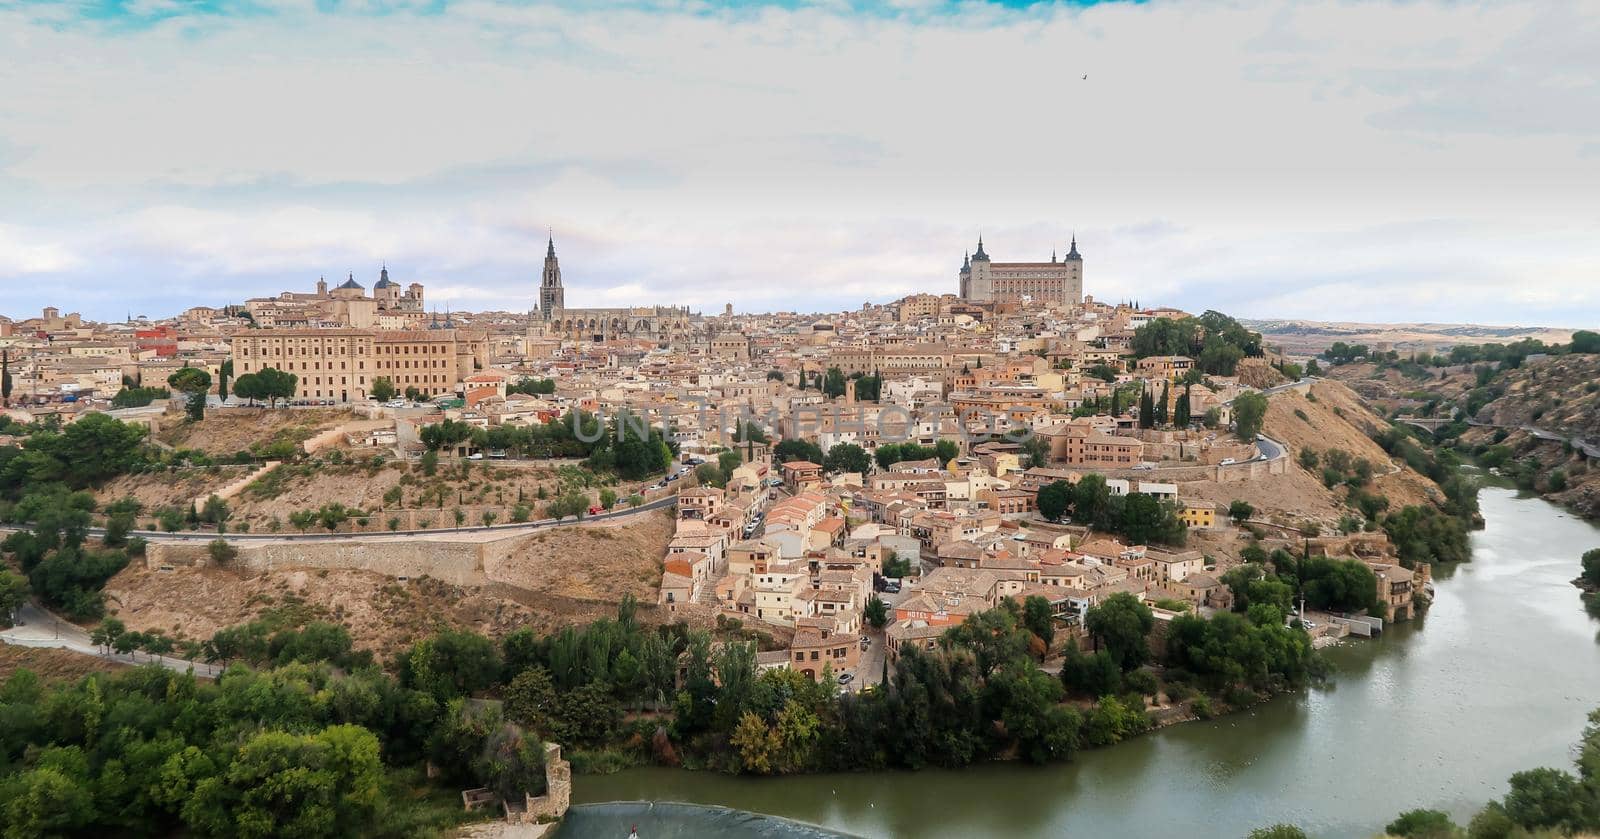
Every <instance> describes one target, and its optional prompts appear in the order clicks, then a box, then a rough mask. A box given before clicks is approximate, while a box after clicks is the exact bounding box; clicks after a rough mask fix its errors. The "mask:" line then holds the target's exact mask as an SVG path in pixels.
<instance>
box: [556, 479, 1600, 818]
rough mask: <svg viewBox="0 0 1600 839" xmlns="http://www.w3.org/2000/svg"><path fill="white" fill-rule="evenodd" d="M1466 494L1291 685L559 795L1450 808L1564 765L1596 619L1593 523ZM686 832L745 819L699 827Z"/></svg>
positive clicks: (1320, 810)
mask: <svg viewBox="0 0 1600 839" xmlns="http://www.w3.org/2000/svg"><path fill="white" fill-rule="evenodd" d="M1481 504H1482V508H1483V515H1484V519H1485V524H1486V526H1485V528H1484V529H1483V530H1482V531H1479V532H1477V533H1474V534H1473V537H1472V543H1473V554H1472V562H1470V563H1466V564H1463V565H1461V566H1460V567H1458V568H1454V569H1445V570H1444V571H1442V572H1441V573H1439V574H1437V575H1436V598H1435V601H1434V604H1433V606H1432V608H1431V609H1429V610H1428V612H1427V613H1426V615H1425V616H1424V617H1423V618H1421V619H1419V620H1416V621H1413V622H1411V623H1409V624H1398V625H1394V626H1392V627H1391V628H1390V630H1389V631H1388V632H1386V633H1385V634H1384V635H1383V636H1381V638H1379V639H1376V640H1372V641H1365V640H1355V641H1348V642H1345V643H1342V644H1340V645H1339V646H1337V647H1334V648H1332V649H1330V650H1328V651H1327V653H1328V655H1329V658H1330V659H1331V660H1332V662H1333V664H1334V666H1335V674H1334V678H1333V680H1332V682H1331V683H1330V684H1328V685H1326V686H1323V687H1319V688H1314V689H1312V690H1310V691H1307V692H1305V693H1303V694H1297V695H1291V696H1284V697H1279V698H1278V699H1275V700H1273V701H1271V702H1267V703H1264V704H1263V705H1260V706H1258V707H1256V708H1255V709H1253V710H1250V711H1247V712H1243V713H1239V714H1234V715H1230V716H1227V717H1222V718H1219V719H1216V720H1212V721H1209V722H1194V723H1186V724H1183V725H1178V726H1174V727H1172V728H1167V729H1164V730H1161V731H1158V732H1155V733H1153V734H1151V735H1148V736H1145V737H1140V738H1137V739H1135V740H1132V741H1128V742H1125V743H1122V744H1119V745H1116V746H1113V747H1110V748H1106V749H1099V750H1094V751H1087V752H1084V753H1081V754H1079V755H1078V756H1077V757H1076V758H1074V759H1073V760H1072V762H1070V763H1066V764H1060V765H1056V766H1049V767H1031V766H1023V765H1015V764H1002V763H992V764H985V765H982V766H976V767H972V768H968V769H963V770H957V771H931V770H930V771H923V772H915V773H912V772H884V773H866V774H853V775H809V776H798V777H786V778H777V779H771V778H766V779H763V778H738V777H729V776H726V775H720V774H715V773H710V772H687V771H682V770H672V769H656V768H650V769H635V770H629V771H626V772H622V773H618V774H616V775H610V776H583V777H580V778H577V779H576V781H575V784H574V787H575V790H574V799H573V800H574V803H584V802H607V801H632V800H639V801H682V802H692V803H697V804H715V805H721V806H723V807H730V808H735V809H737V810H742V811H750V812H754V813H768V814H772V815H775V816H780V817H784V818H787V819H794V820H797V821H800V822H807V823H811V824H814V825H819V826H822V827H825V828H829V829H831V830H836V831H840V832H843V833H849V834H856V835H859V836H870V837H917V838H918V839H931V838H932V837H977V836H1007V837H1015V836H1075V837H1104V836H1135V837H1145V836H1150V837H1155V836H1174V835H1177V836H1184V835H1189V836H1218V837H1235V836H1237V837H1242V836H1244V835H1245V834H1246V833H1248V832H1249V831H1250V830H1251V829H1253V828H1256V827H1260V826H1263V825H1267V824H1272V823H1275V822H1292V823H1295V824H1298V825H1300V826H1301V827H1303V828H1305V829H1306V831H1307V832H1308V833H1309V834H1310V835H1311V836H1313V837H1323V838H1325V839H1344V838H1345V837H1369V836H1372V835H1374V834H1375V833H1377V832H1379V831H1381V829H1382V827H1383V825H1384V824H1386V823H1387V822H1388V821H1389V820H1390V819H1392V818H1393V817H1394V816H1395V815H1396V814H1398V813H1400V812H1401V811H1403V810H1408V809H1412V808H1415V807H1431V808H1437V809H1442V810H1445V811H1448V812H1450V813H1452V814H1454V815H1455V816H1456V817H1457V818H1458V820H1461V819H1465V818H1467V817H1469V816H1470V815H1471V813H1473V812H1474V811H1476V810H1477V809H1478V808H1479V807H1480V806H1482V805H1483V804H1484V803H1485V802H1486V801H1488V800H1490V799H1493V798H1497V797H1499V796H1500V795H1502V794H1504V792H1505V790H1506V778H1507V777H1508V776H1509V775H1510V774H1511V773H1512V772H1515V771H1518V770H1521V769H1529V768H1533V767H1536V766H1560V767H1563V768H1570V764H1571V761H1572V745H1573V744H1574V743H1575V742H1576V741H1577V739H1578V736H1579V734H1580V732H1581V731H1582V729H1583V726H1584V723H1585V717H1586V715H1587V713H1588V712H1589V710H1590V709H1592V708H1594V707H1596V706H1600V645H1597V643H1596V629H1597V626H1600V625H1597V624H1596V623H1595V622H1594V621H1593V620H1591V619H1590V618H1589V617H1588V616H1587V615H1586V614H1585V612H1584V610H1583V608H1582V604H1581V602H1580V600H1579V597H1578V592H1577V589H1575V588H1574V587H1573V586H1572V585H1571V583H1570V580H1571V579H1572V578H1573V577H1575V576H1577V573H1578V558H1579V556H1581V555H1582V553H1583V552H1584V551H1585V550H1588V549H1590V548H1593V547H1596V546H1600V528H1596V527H1595V526H1594V525H1591V524H1588V523H1586V522H1584V521H1582V520H1580V519H1578V518H1576V517H1575V516H1573V515H1572V514H1570V513H1567V512H1566V511H1564V510H1562V509H1560V508H1559V507H1556V506H1554V505H1552V504H1550V503H1548V502H1545V501H1542V500H1539V499H1537V498H1533V497H1519V496H1518V495H1517V493H1515V492H1514V491H1511V490H1508V489H1502V488H1486V489H1484V490H1483V493H1482V496H1481ZM630 813H631V814H632V815H634V816H635V817H636V818H637V815H638V811H637V810H631V811H630ZM574 815H575V816H576V818H574V819H573V820H572V824H570V825H569V826H568V829H563V830H562V831H561V834H560V835H561V837H563V839H583V837H588V836H595V837H601V836H611V835H613V833H612V831H613V830H615V829H616V827H615V826H614V825H611V824H610V823H609V822H611V821H613V820H614V819H610V818H606V812H605V808H580V810H578V811H576V812H575V814H574ZM613 815H615V816H617V817H621V816H622V815H623V814H622V813H621V812H617V813H615V814H613ZM649 825H650V823H649V821H648V820H645V821H641V830H640V836H641V837H642V839H650V836H651V834H650V833H649ZM616 835H619V836H625V835H626V831H625V829H624V831H623V832H622V833H621V834H616ZM672 835H692V834H688V833H674V834H672ZM699 835H706V836H716V835H740V836H743V835H753V834H747V833H742V832H739V831H737V830H729V831H724V830H719V829H717V828H715V827H713V826H712V825H710V824H707V825H705V826H704V830H702V831H701V832H700V833H699ZM761 835H773V836H778V835H788V834H784V833H783V832H782V830H781V828H778V829H769V830H763V831H761Z"/></svg>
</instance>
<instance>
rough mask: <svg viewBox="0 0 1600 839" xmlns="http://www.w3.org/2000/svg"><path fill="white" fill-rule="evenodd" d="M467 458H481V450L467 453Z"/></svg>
mask: <svg viewBox="0 0 1600 839" xmlns="http://www.w3.org/2000/svg"><path fill="white" fill-rule="evenodd" d="M467 460H483V452H473V453H472V454H469V455H467Z"/></svg>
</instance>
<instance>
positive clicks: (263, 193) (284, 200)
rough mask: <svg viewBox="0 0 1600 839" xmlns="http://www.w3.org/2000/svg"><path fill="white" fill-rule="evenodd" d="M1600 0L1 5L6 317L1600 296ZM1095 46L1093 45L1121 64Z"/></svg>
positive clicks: (1345, 307) (1332, 311)
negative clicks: (969, 275)
mask: <svg viewBox="0 0 1600 839" xmlns="http://www.w3.org/2000/svg"><path fill="white" fill-rule="evenodd" d="M1596 44H1600V2H1581V1H1578V0H1575V1H1574V2H1559V3H1552V2H1548V0H1520V1H1519V0H1505V2H1471V0H1458V1H1457V2H1431V1H1430V0H1402V1H1401V2H1377V1H1369V0H1337V1H1336V2H1260V1H1259V0H1233V1H1232V2H1212V0H1206V2H1198V0H1197V1H1196V2H1168V0H1156V1H1155V2H1150V3H1140V4H1128V3H1104V4H1098V5H1088V6H1085V5H1080V4H1070V5H1069V4H1051V3H1033V4H1017V3H992V2H945V1H944V0H887V2H877V3H872V2H865V0H819V2H815V3H809V2H792V1H791V2H769V3H760V4H745V3H732V2H648V0H641V1H639V2H593V1H592V0H591V2H569V3H555V4H534V3H510V2H504V3H502V2H488V0H476V1H475V2H459V3H458V2H443V0H434V2H416V3H404V2H399V3H389V2H376V0H374V2H353V3H338V2H323V1H322V0H316V2H313V0H304V2H272V0H258V1H257V2H233V0H211V2H206V0H128V2H120V1H119V0H97V1H96V2H88V0H85V2H80V3H72V2H50V3H37V4H35V3H27V2H22V3H17V2H7V0H0V313H5V314H10V315H13V316H15V315H21V314H31V313H33V312H35V311H37V309H38V308H39V307H41V306H45V305H57V306H60V307H62V308H63V309H65V310H78V311H82V312H83V313H84V314H86V315H89V316H92V317H99V318H116V319H121V317H122V316H123V315H124V314H125V313H126V312H128V311H132V312H134V313H147V314H150V315H152V316H160V315H165V314H170V313H173V312H175V311H178V310H180V309H182V308H184V307H186V306H189V305H194V304H200V303H204V304H213V305H215V304H221V303H226V302H230V301H238V300H240V299H243V298H245V297H248V296H260V295H266V294H271V293H274V292H276V291H278V290H281V289H285V288H295V289H309V288H310V287H311V286H312V285H313V284H314V283H315V282H316V279H317V277H318V276H319V275H325V276H327V277H328V278H329V279H330V280H334V279H343V277H344V275H345V274H346V273H347V272H351V271H353V272H355V275H356V278H357V279H358V280H360V281H361V282H362V283H363V284H365V285H367V286H369V287H370V285H371V284H372V282H373V280H375V279H376V274H377V270H378V267H379V265H380V263H381V262H383V261H387V264H388V265H389V268H390V271H391V274H392V275H393V276H394V278H395V279H397V280H399V281H401V282H411V281H420V282H423V283H425V284H427V286H428V294H429V297H430V299H431V301H432V302H435V303H437V304H438V305H439V306H440V307H443V306H446V305H449V306H451V307H453V308H455V309H486V308H505V309H514V310H526V309H528V308H530V307H532V306H533V305H534V299H535V287H536V285H537V283H538V273H539V267H540V261H541V259H542V256H543V252H544V247H545V234H546V230H549V229H553V230H554V232H555V237H556V245H557V249H558V251H559V253H560V255H561V257H562V269H563V274H564V277H565V280H566V285H567V288H568V291H567V297H566V299H567V302H568V304H569V305H571V306H614V305H623V304H630V303H631V304H650V303H688V304H690V305H693V306H695V307H697V308H702V309H704V310H707V311H720V309H721V307H722V305H723V304H724V303H728V302H731V303H733V304H734V306H735V308H736V309H739V310H741V311H766V310H774V309H798V310H801V311H825V310H832V309H838V308H841V307H854V306H858V305H860V304H861V303H862V302H864V301H885V300H892V299H895V298H897V297H899V296H902V295H904V294H907V293H910V292H915V291H936V292H942V291H954V290H955V273H956V270H957V269H958V267H959V266H960V263H961V256H962V252H963V251H964V250H966V249H969V248H971V247H972V246H973V245H974V243H975V241H976V239H977V237H978V235H979V233H980V232H981V233H982V235H983V238H984V241H985V245H986V249H987V250H988V251H989V252H990V254H991V255H993V256H994V257H995V258H996V259H999V260H1025V259H1047V258H1048V257H1049V255H1050V251H1051V250H1052V249H1057V250H1064V249H1065V248H1066V246H1067V243H1068V239H1069V237H1070V236H1071V235H1072V234H1073V232H1074V231H1076V233H1077V236H1078V241H1079V246H1080V249H1081V250H1082V252H1083V253H1084V255H1085V275H1086V280H1085V287H1086V290H1087V291H1088V292H1089V293H1090V294H1093V295H1094V296H1095V297H1097V298H1101V299H1112V300H1118V299H1138V300H1139V301H1141V302H1143V303H1146V304H1157V303H1161V304H1174V305H1179V306H1183V307H1186V308H1190V309H1193V310H1200V309H1204V308H1218V309H1222V310H1224V311H1228V312H1230V313H1234V314H1238V315H1242V316H1251V317H1304V318H1316V319H1339V320H1388V321H1395V320H1406V321H1418V320H1430V321H1475V322H1481V323H1503V324H1529V325H1533V324H1538V325H1554V326H1589V327H1593V326H1596V325H1600V49H1596V46H1595V45H1596ZM1085 76H1087V78H1085Z"/></svg>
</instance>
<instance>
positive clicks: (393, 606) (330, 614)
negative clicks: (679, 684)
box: [106, 514, 672, 659]
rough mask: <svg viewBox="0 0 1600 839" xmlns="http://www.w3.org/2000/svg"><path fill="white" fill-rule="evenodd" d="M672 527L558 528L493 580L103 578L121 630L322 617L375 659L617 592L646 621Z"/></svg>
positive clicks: (565, 613) (598, 609) (582, 612)
mask: <svg viewBox="0 0 1600 839" xmlns="http://www.w3.org/2000/svg"><path fill="white" fill-rule="evenodd" d="M671 532H672V524H671V521H670V520H669V519H668V518H667V517H666V516H665V515H664V514H644V515H643V516H641V517H640V518H638V519H632V520H629V522H628V523H626V524H616V523H611V522H607V523H606V524H605V525H599V524H597V525H585V526H582V527H574V528H563V529H561V530H559V531H556V532H554V533H551V534H549V535H548V536H546V537H545V538H544V539H530V540H529V542H528V544H527V545H526V546H525V547H524V548H523V549H522V550H521V551H519V552H518V553H516V554H514V555H513V557H512V558H511V559H510V560H508V561H507V562H506V563H503V565H504V567H503V568H501V569H499V570H500V573H498V574H497V575H496V576H497V577H499V578H500V579H502V580H504V582H498V583H494V584H491V585H487V586H481V587H480V586H455V585H450V584H447V583H444V582H442V581H439V580H434V579H428V578H418V579H413V580H410V581H408V582H405V583H400V582H397V581H396V580H394V579H393V578H391V577H388V576H385V575H382V574H377V573H373V572H368V571H355V570H312V571H299V570H284V571H275V572H271V573H266V574H259V575H249V574H247V573H240V572H238V571H234V570H226V569H217V568H187V567H184V568H179V569H177V570H174V571H168V572H159V571H149V570H146V569H145V568H144V566H142V565H138V566H130V567H129V568H127V569H124V570H123V571H122V572H121V573H119V574H117V576H115V577H113V578H112V579H111V581H110V582H109V583H108V584H107V585H106V592H107V594H109V595H110V596H111V597H112V603H111V606H112V611H113V612H114V613H115V615H116V617H118V618H120V619H121V620H123V621H124V622H125V623H127V625H128V626H129V628H131V629H135V630H139V631H144V630H149V629H161V630H163V631H165V632H167V633H168V634H170V635H173V636H174V637H180V638H197V639H199V638H208V637H210V636H211V635H212V634H213V633H215V632H216V631H217V630H218V629H221V628H223V627H225V626H231V625H234V624H237V623H243V622H246V621H249V620H252V619H255V618H260V617H263V616H267V615H269V614H271V613H274V612H279V613H283V614H284V616H285V617H286V618H287V619H288V620H289V622H290V623H298V622H302V621H305V620H312V619H323V620H333V621H337V622H340V623H343V624H345V625H346V626H348V627H350V631H351V635H352V636H353V638H354V641H355V644H356V647H357V648H358V649H370V650H373V651H374V652H375V653H377V654H378V656H379V658H380V659H384V658H387V657H388V656H391V655H393V653H394V652H396V651H398V650H399V649H401V648H403V647H405V646H407V645H409V644H410V643H412V642H413V641H415V640H416V639H417V638H420V637H422V636H424V635H427V634H430V633H432V632H435V631H437V630H439V629H443V628H447V627H454V628H460V629H471V630H473V631H476V632H480V633H483V634H486V635H489V636H492V637H500V636H502V635H504V634H506V633H508V632H511V631H513V630H515V629H518V628H520V627H523V626H529V627H532V628H534V629H536V630H539V631H541V632H548V631H550V630H552V629H555V628H557V627H560V626H563V625H567V624H573V623H584V622H587V621H591V620H594V619H595V618H599V617H603V616H606V615H611V614H615V612H616V603H617V601H618V600H620V599H621V597H622V595H623V594H625V593H632V594H634V595H635V596H636V597H637V598H638V599H639V601H640V603H641V604H646V605H644V606H642V608H641V610H640V619H641V620H645V621H651V620H655V619H657V617H658V613H657V612H656V610H655V607H654V606H653V605H648V604H654V602H655V599H656V591H657V586H658V584H659V581H660V577H661V571H660V563H661V557H662V556H663V554H664V553H665V551H666V543H667V539H668V538H669V537H670V536H671Z"/></svg>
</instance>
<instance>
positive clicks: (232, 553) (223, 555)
mask: <svg viewBox="0 0 1600 839" xmlns="http://www.w3.org/2000/svg"><path fill="white" fill-rule="evenodd" d="M206 552H207V553H209V554H211V561H212V562H215V563H216V564H218V565H227V564H228V563H229V562H232V561H233V560H234V559H236V558H237V557H238V556H239V549H238V548H235V547H234V546H232V545H230V544H228V540H227V539H212V540H211V544H210V545H208V546H206Z"/></svg>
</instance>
